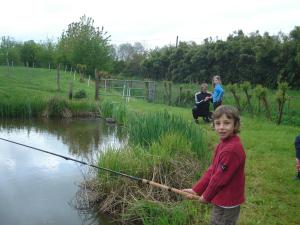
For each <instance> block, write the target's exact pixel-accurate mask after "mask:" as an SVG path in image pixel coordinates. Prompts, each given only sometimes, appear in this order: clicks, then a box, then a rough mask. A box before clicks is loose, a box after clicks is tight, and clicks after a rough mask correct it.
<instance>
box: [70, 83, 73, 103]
mask: <svg viewBox="0 0 300 225" xmlns="http://www.w3.org/2000/svg"><path fill="white" fill-rule="evenodd" d="M72 98H73V82H72V81H70V83H69V99H70V100H72Z"/></svg>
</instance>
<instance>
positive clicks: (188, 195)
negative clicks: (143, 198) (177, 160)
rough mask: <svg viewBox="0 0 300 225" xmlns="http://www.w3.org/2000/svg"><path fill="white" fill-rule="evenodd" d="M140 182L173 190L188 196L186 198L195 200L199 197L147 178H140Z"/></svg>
mask: <svg viewBox="0 0 300 225" xmlns="http://www.w3.org/2000/svg"><path fill="white" fill-rule="evenodd" d="M142 183H144V184H150V185H152V186H155V187H158V188H161V189H165V190H168V191H172V192H174V193H176V194H179V195H182V196H184V197H185V198H188V199H191V198H192V199H195V200H199V198H200V196H198V195H193V194H191V193H187V192H185V191H182V190H179V189H177V188H172V187H169V186H167V185H164V184H159V183H156V182H154V181H150V180H147V179H142Z"/></svg>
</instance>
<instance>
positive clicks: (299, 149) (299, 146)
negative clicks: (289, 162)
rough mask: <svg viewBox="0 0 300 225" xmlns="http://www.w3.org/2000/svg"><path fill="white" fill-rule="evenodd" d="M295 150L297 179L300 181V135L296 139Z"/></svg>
mask: <svg viewBox="0 0 300 225" xmlns="http://www.w3.org/2000/svg"><path fill="white" fill-rule="evenodd" d="M295 150H296V169H297V175H296V177H295V179H296V180H300V135H298V136H297V137H296V140H295Z"/></svg>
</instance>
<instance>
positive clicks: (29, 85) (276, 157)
mask: <svg viewBox="0 0 300 225" xmlns="http://www.w3.org/2000/svg"><path fill="white" fill-rule="evenodd" d="M61 75H62V80H61V88H62V91H61V92H57V86H56V71H55V70H50V71H49V70H46V69H30V68H18V67H16V68H13V69H11V70H10V71H9V73H8V70H7V68H6V67H0V99H1V100H0V112H1V110H2V111H5V110H8V109H7V107H8V108H9V109H10V110H12V109H14V110H16V109H18V110H21V111H22V109H20V108H18V107H17V106H16V105H18V104H19V105H23V106H24V102H25V103H26V104H27V105H34V104H35V105H39V106H40V110H41V111H42V110H43V109H42V108H43V106H44V103H43V102H44V101H47V99H49V98H51V97H53V96H60V97H62V98H65V99H67V97H68V85H69V84H68V83H69V81H70V80H73V79H74V77H73V74H70V73H68V72H67V73H64V72H62V74H61ZM77 76H78V75H77ZM73 85H74V92H76V91H78V90H81V89H83V90H85V91H86V93H87V95H88V97H87V99H86V100H72V101H71V103H70V104H73V107H75V106H76V105H80V106H78V107H79V108H80V110H87V111H88V110H89V109H91V108H93V107H91V108H90V106H91V105H93V106H94V105H96V106H97V105H98V103H95V102H94V100H93V99H94V85H93V84H92V83H91V85H90V86H89V87H88V85H87V80H86V81H85V82H84V83H80V82H79V77H77V78H76V80H75V81H73ZM194 91H196V90H194ZM272 93H274V92H272V91H270V96H271V98H272ZM289 94H290V95H291V96H294V97H295V99H297V98H298V97H299V96H300V93H299V92H298V91H290V92H289ZM228 96H230V95H228ZM100 98H101V99H103V97H100ZM45 99H46V100H45ZM105 99H106V100H111V99H112V101H113V102H119V101H120V102H122V101H123V100H122V99H121V98H117V97H114V98H110V97H105ZM226 102H227V103H230V102H232V100H231V98H229V97H228V98H227V100H225V103H226ZM299 102H300V101H298V102H296V101H295V102H293V104H290V107H291V108H290V110H293V111H295V112H297V110H298V109H299V108H300V106H299V104H300V103H299ZM26 104H25V105H26ZM1 107H3V108H2V109H1ZM5 107H6V108H5ZM272 107H273V108H274V109H275V108H276V105H274V104H273V105H272ZM292 107H293V108H292ZM4 108H5V109H4ZM126 109H127V110H128V111H129V112H137V113H143V114H144V113H145V112H147V113H149V112H152V113H155V112H163V111H168V113H170V114H172V115H177V116H180V117H182V118H183V119H184V120H185V121H186V122H187V123H190V124H192V123H193V120H192V115H191V109H190V108H183V107H172V106H167V105H165V104H153V103H147V102H145V101H143V100H137V99H134V98H132V99H131V100H130V102H129V103H126ZM78 110H79V109H78ZM13 115H17V116H18V115H19V114H18V113H17V112H16V113H15V114H13ZM21 115H22V114H21ZM21 115H19V116H21ZM241 123H242V126H241V134H240V136H241V139H242V142H243V143H244V147H245V150H246V154H247V163H246V197H247V201H246V203H245V204H244V205H243V207H242V210H241V217H240V220H239V224H243V225H260V224H261V225H299V224H300V222H299V215H298V214H299V213H298V211H299V202H300V188H299V187H300V181H295V180H293V177H294V175H295V170H296V169H295V150H294V139H295V137H296V135H298V134H299V133H300V128H299V126H291V125H280V126H278V125H276V124H275V123H274V122H269V121H266V119H264V117H263V116H258V117H256V116H255V117H254V118H251V117H249V116H247V114H244V115H243V116H242V118H241ZM191 126H196V125H194V124H192V125H191ZM198 128H199V129H201V128H203V136H204V139H205V140H204V143H206V145H207V146H206V150H207V151H208V152H209V153H211V152H212V151H213V148H214V145H215V144H216V143H217V141H218V138H217V136H216V134H215V133H214V131H213V130H212V129H211V126H210V125H206V124H203V123H201V124H200V126H198ZM169 139H170V138H169ZM183 142H184V141H183ZM167 143H168V142H167ZM162 144H163V143H162ZM182 146H185V145H184V144H182ZM143 157H144V156H143ZM129 158H130V156H129ZM199 163H200V162H199ZM143 166H145V165H143ZM136 168H137V169H138V168H139V167H136ZM136 172H137V171H136ZM198 175H199V174H198ZM196 179H197V178H196V175H195V178H194V181H193V182H195V181H196ZM194 204H195V203H193V204H192V205H190V204H189V202H188V201H182V202H181V203H180V204H179V205H177V206H178V207H175V206H174V205H173V207H174V211H173V212H174V213H175V212H176V213H177V212H181V213H182V214H186V212H182V210H187V209H188V210H191V212H193V213H190V214H192V215H193V216H198V217H199V218H201V220H200V219H199V220H197V221H201V222H202V224H207V223H208V220H209V209H210V208H209V207H201V208H200V210H198V209H197V208H196V207H194ZM143 206H144V205H143ZM140 207H142V206H140ZM151 207H152V209H151ZM159 207H162V206H161V205H160V204H158V203H157V205H155V204H154V206H153V205H151V206H150V204H149V203H148V208H149V209H150V211H151V212H154V211H155V209H158V208H159ZM176 210H177V211H176ZM161 212H163V211H161ZM190 214H189V215H190ZM152 215H156V216H157V214H154V213H153V214H152ZM158 215H159V214H158ZM172 215H173V214H172ZM174 215H175V214H174ZM176 219H178V218H176ZM174 220H175V219H174ZM179 220H180V218H179ZM161 221H162V222H161V223H160V224H168V223H166V222H164V220H163V219H162V220H161ZM193 221H195V220H193ZM146 222H147V221H146ZM146 222H145V224H147V223H146ZM173 224H176V223H173ZM177 224H180V223H179V222H178V223H177ZM190 224H191V223H190Z"/></svg>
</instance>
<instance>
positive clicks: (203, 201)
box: [199, 195, 208, 204]
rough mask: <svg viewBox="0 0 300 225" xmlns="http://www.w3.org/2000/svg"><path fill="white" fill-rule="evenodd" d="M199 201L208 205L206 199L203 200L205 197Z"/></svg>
mask: <svg viewBox="0 0 300 225" xmlns="http://www.w3.org/2000/svg"><path fill="white" fill-rule="evenodd" d="M199 201H200V202H201V203H204V204H207V203H208V201H206V200H205V198H203V195H201V196H200V198H199Z"/></svg>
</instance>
